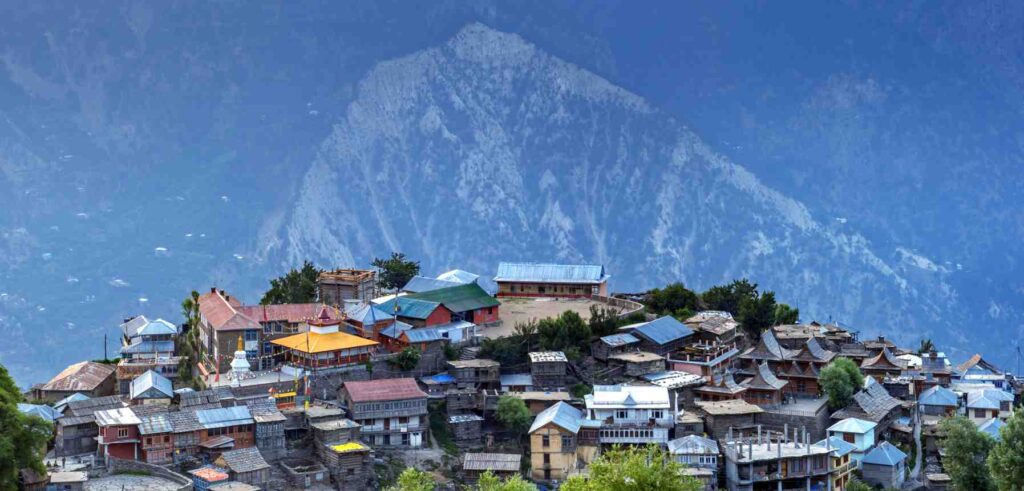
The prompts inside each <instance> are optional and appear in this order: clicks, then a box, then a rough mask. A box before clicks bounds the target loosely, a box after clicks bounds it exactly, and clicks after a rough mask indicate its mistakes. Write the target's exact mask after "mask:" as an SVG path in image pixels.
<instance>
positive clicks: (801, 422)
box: [757, 405, 830, 443]
mask: <svg viewBox="0 0 1024 491" xmlns="http://www.w3.org/2000/svg"><path fill="white" fill-rule="evenodd" d="M762 409H764V412H763V413H761V414H759V415H757V422H758V423H759V424H761V426H762V428H764V429H765V430H771V431H774V432H782V431H783V430H784V429H788V430H789V432H790V435H792V432H793V429H794V428H797V429H801V428H807V433H808V434H809V435H810V436H811V442H812V443H813V442H817V441H819V440H823V439H825V435H826V433H827V431H826V430H827V429H828V427H829V426H830V425H829V421H830V420H829V411H828V406H827V405H822V406H821V408H819V409H818V410H817V411H816V412H813V413H812V412H809V411H808V412H795V411H794V412H791V411H787V409H786V407H785V406H781V407H779V408H768V407H763V408H762Z"/></svg>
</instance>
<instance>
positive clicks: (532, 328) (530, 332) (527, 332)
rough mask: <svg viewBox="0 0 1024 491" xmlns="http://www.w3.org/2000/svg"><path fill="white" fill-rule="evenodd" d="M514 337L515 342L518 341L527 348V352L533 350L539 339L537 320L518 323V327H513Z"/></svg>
mask: <svg viewBox="0 0 1024 491" xmlns="http://www.w3.org/2000/svg"><path fill="white" fill-rule="evenodd" d="M512 337H513V338H514V341H518V342H520V343H521V344H522V345H523V346H525V349H526V351H527V352H528V351H530V350H532V349H533V346H534V344H535V343H536V339H537V320H536V319H530V320H529V321H527V322H516V325H515V326H513V327H512Z"/></svg>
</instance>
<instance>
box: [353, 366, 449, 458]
mask: <svg viewBox="0 0 1024 491" xmlns="http://www.w3.org/2000/svg"><path fill="white" fill-rule="evenodd" d="M341 392H342V393H341V399H342V400H344V401H345V404H346V406H347V407H348V410H349V412H350V413H351V415H352V419H353V420H354V421H355V422H357V423H359V424H361V425H362V430H361V431H362V434H363V436H364V438H365V440H366V442H367V443H369V444H370V445H374V446H396V447H397V446H401V447H411V448H418V447H420V446H422V445H423V434H424V433H426V432H427V429H428V427H429V423H428V420H427V394H426V393H425V392H423V391H422V390H420V388H419V385H417V384H416V379H412V378H397V379H381V380H368V381H359V382H345V384H344V385H343V386H342V389H341Z"/></svg>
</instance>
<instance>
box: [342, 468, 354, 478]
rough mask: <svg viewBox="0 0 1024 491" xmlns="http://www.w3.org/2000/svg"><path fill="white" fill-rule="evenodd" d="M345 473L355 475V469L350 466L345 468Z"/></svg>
mask: <svg viewBox="0 0 1024 491" xmlns="http://www.w3.org/2000/svg"><path fill="white" fill-rule="evenodd" d="M345 474H346V475H349V476H354V475H356V470H355V469H352V468H348V469H345Z"/></svg>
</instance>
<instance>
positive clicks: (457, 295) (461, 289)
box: [381, 283, 501, 326]
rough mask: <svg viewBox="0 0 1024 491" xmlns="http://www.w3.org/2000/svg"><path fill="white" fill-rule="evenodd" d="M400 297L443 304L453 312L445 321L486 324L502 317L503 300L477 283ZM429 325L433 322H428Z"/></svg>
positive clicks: (382, 306) (383, 306)
mask: <svg viewBox="0 0 1024 491" xmlns="http://www.w3.org/2000/svg"><path fill="white" fill-rule="evenodd" d="M399 298H405V299H412V300H420V301H425V302H434V303H438V304H441V305H442V306H444V307H445V308H446V309H448V311H450V312H451V319H449V320H447V321H445V322H452V321H468V322H472V323H473V324H476V325H484V324H491V323H494V322H498V320H499V319H500V315H499V313H498V308H499V306H500V305H501V302H499V301H498V300H497V299H495V298H494V297H493V296H491V295H489V294H488V293H487V292H486V291H484V289H483V288H480V285H477V284H476V283H468V284H465V285H456V286H449V287H445V288H438V289H436V290H429V291H425V292H420V293H412V294H409V295H406V296H404V297H399ZM407 301H408V300H407ZM385 306H386V304H385V305H381V308H382V309H384V310H387V309H386V308H385ZM401 315H402V314H401V312H399V316H401ZM427 325H428V326H430V325H433V324H429V323H428V324H427Z"/></svg>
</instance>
